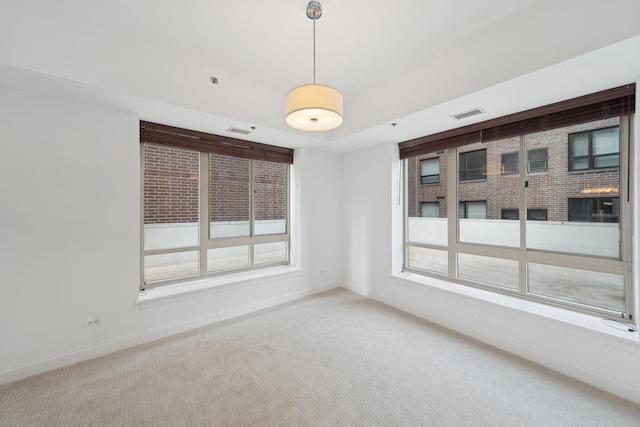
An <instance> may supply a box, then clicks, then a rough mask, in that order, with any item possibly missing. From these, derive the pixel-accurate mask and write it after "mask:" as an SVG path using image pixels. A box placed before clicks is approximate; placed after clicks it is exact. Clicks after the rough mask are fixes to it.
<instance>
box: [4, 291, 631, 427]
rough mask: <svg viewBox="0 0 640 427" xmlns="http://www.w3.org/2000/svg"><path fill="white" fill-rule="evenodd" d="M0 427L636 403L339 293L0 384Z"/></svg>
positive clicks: (555, 420)
mask: <svg viewBox="0 0 640 427" xmlns="http://www.w3.org/2000/svg"><path fill="white" fill-rule="evenodd" d="M0 425H2V426H12V427H14V426H16V427H17V426H104V425H111V426H547V427H548V426H615V427H622V426H636V427H637V426H640V406H638V405H635V404H633V403H631V402H629V401H626V400H623V399H620V398H617V397H615V396H612V395H610V394H608V393H605V392H603V391H600V390H597V389H595V388H592V387H589V386H587V385H585V384H583V383H581V382H578V381H575V380H572V379H569V378H567V377H563V376H561V375H558V374H556V373H554V372H551V371H549V370H547V369H544V368H541V367H539V366H537V365H535V364H533V363H530V362H527V361H525V360H523V359H520V358H517V357H513V356H511V355H509V354H507V353H504V352H502V351H499V350H496V349H494V348H491V347H489V346H486V345H483V344H480V343H478V342H476V341H473V340H470V339H468V338H465V337H463V336H461V335H458V334H456V333H453V332H451V331H448V330H446V329H443V328H440V327H437V326H434V325H432V324H430V323H428V322H425V321H422V320H420V319H418V318H415V317H413V316H411V315H407V314H405V313H402V312H400V311H397V310H395V309H392V308H389V307H386V306H384V305H382V304H379V303H377V302H375V301H371V300H368V299H366V298H363V297H360V296H358V295H355V294H353V293H350V292H347V291H345V290H341V289H340V290H334V291H330V292H326V293H323V294H319V295H316V296H312V297H308V298H305V299H302V300H299V301H295V302H292V303H289V304H285V305H282V306H279V307H276V308H273V309H269V310H264V311H261V312H258V313H254V314H251V315H247V316H243V317H241V318H237V319H233V320H230V321H226V322H222V323H219V324H216V325H212V326H209V327H205V328H201V329H197V330H195V331H191V332H188V333H184V334H180V335H177V336H174V337H172V338H168V339H164V340H159V341H156V342H153V343H150V344H146V345H143V346H139V347H135V348H131V349H128V350H124V351H120V352H117V353H114V354H111V355H109V356H105V357H102V358H99V359H95V360H91V361H88V362H83V363H79V364H77V365H74V366H70V367H68V368H63V369H58V370H56V371H52V372H49V373H46V374H42V375H38V376H35V377H32V378H28V379H25V380H23V381H19V382H16V383H12V384H7V385H5V386H2V387H0Z"/></svg>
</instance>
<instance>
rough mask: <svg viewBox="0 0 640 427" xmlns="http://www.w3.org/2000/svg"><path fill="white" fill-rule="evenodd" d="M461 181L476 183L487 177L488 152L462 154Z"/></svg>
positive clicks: (460, 159)
mask: <svg viewBox="0 0 640 427" xmlns="http://www.w3.org/2000/svg"><path fill="white" fill-rule="evenodd" d="M459 161H460V166H459V169H460V181H461V182H462V181H475V180H479V179H485V178H486V176H487V150H477V151H469V152H467V153H460V156H459Z"/></svg>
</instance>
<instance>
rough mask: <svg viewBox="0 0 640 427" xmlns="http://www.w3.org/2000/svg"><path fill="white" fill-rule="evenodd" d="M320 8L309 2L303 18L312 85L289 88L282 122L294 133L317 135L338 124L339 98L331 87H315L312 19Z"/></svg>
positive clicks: (314, 48) (318, 16)
mask: <svg viewBox="0 0 640 427" xmlns="http://www.w3.org/2000/svg"><path fill="white" fill-rule="evenodd" d="M321 16H322V5H321V4H320V2H317V1H310V2H309V4H308V5H307V17H308V18H309V19H311V20H313V83H312V84H306V85H302V86H298V87H296V88H293V89H291V90H290V91H289V93H288V94H287V100H286V104H287V106H286V108H287V109H286V113H287V116H286V120H287V124H288V125H289V126H291V127H292V128H294V129H298V130H303V131H307V132H321V131H327V130H331V129H335V128H337V127H338V126H340V124H342V94H341V93H340V92H338V91H337V90H336V89H334V88H332V87H331V86H326V85H321V84H316V19H319V18H320V17H321Z"/></svg>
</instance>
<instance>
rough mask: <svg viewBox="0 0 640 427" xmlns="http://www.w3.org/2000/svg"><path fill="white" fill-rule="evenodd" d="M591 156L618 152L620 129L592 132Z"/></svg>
mask: <svg viewBox="0 0 640 427" xmlns="http://www.w3.org/2000/svg"><path fill="white" fill-rule="evenodd" d="M592 138H593V155H594V156H597V155H599V154H610V153H619V152H620V128H618V127H615V128H611V129H600V130H596V131H593V133H592Z"/></svg>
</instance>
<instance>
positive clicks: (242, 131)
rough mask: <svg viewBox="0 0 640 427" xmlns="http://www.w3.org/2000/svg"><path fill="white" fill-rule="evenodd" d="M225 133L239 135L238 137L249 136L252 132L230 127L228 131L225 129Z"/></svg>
mask: <svg viewBox="0 0 640 427" xmlns="http://www.w3.org/2000/svg"><path fill="white" fill-rule="evenodd" d="M227 132H232V133H239V134H240V135H249V134H250V133H251V132H253V130H252V129H240V128H234V127H230V128H229V129H227Z"/></svg>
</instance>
